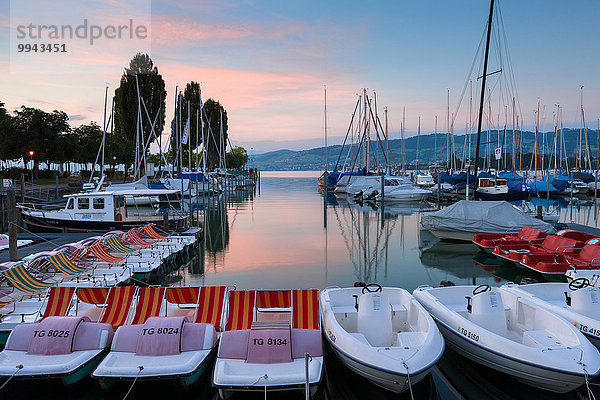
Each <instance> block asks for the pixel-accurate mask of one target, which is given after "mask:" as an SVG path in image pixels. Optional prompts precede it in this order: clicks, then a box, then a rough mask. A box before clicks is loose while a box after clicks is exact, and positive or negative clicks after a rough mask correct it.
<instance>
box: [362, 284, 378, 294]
mask: <svg viewBox="0 0 600 400" xmlns="http://www.w3.org/2000/svg"><path fill="white" fill-rule="evenodd" d="M372 287H374V288H375V289H373V290H371V288H372ZM382 290H383V289H382V288H381V285H379V284H377V283H369V284H368V285H365V286H363V288H362V293H363V294H365V292H369V293H376V292H381V291H382Z"/></svg>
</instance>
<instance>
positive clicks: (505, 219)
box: [421, 200, 555, 242]
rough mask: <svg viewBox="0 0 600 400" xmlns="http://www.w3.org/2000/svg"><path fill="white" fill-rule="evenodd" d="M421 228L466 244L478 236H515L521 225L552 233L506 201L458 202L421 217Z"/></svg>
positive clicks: (549, 228) (545, 224)
mask: <svg viewBox="0 0 600 400" xmlns="http://www.w3.org/2000/svg"><path fill="white" fill-rule="evenodd" d="M421 225H422V226H423V227H424V228H426V229H428V230H429V231H431V233H433V234H434V235H435V236H436V237H437V238H438V239H441V240H459V241H467V242H470V241H472V240H473V236H475V234H478V233H517V232H519V230H520V229H521V228H522V227H524V226H530V227H532V228H536V229H539V230H542V231H544V232H547V233H553V232H554V231H555V229H554V227H553V226H552V225H550V224H549V223H547V222H544V221H541V220H539V219H537V218H534V217H532V216H530V215H527V214H525V213H524V212H522V211H519V210H518V209H516V208H515V207H513V206H512V204H510V203H508V202H506V201H475V200H461V201H459V202H457V203H454V204H452V205H451V206H448V207H446V208H443V209H441V210H439V211H434V212H428V213H424V214H421Z"/></svg>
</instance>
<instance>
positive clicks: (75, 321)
mask: <svg viewBox="0 0 600 400" xmlns="http://www.w3.org/2000/svg"><path fill="white" fill-rule="evenodd" d="M112 338H113V329H112V326H110V324H104V323H97V322H90V320H89V318H85V317H48V318H45V319H44V320H42V321H41V322H36V323H29V324H28V323H25V324H19V325H17V326H15V328H14V329H13V330H12V332H11V334H10V336H9V337H8V341H7V343H6V346H5V348H4V350H3V351H2V352H0V376H1V377H5V378H7V377H13V376H14V379H28V378H29V379H32V378H57V379H62V381H63V382H64V383H65V384H72V383H75V382H77V381H79V380H81V379H83V378H85V377H87V376H88V375H89V373H90V371H91V370H92V369H93V368H94V367H95V366H96V365H97V364H98V362H100V360H101V359H102V357H103V356H104V354H105V350H106V349H108V347H109V346H110V344H111V341H112Z"/></svg>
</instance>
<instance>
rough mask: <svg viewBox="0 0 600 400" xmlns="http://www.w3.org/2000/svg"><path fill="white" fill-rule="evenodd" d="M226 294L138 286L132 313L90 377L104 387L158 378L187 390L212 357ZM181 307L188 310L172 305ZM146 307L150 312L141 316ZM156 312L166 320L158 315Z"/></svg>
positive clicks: (219, 290) (205, 289) (222, 291)
mask: <svg viewBox="0 0 600 400" xmlns="http://www.w3.org/2000/svg"><path fill="white" fill-rule="evenodd" d="M142 289H146V292H145V293H144V292H142ZM226 291H227V289H226V287H225V286H204V287H201V288H200V287H181V288H158V287H157V288H141V289H140V296H139V297H138V300H137V306H136V313H135V315H134V316H133V318H132V320H131V321H130V323H129V324H127V325H123V326H120V327H119V328H118V329H117V332H116V334H115V339H114V341H113V344H112V347H111V351H110V353H109V354H108V355H107V356H106V357H105V358H104V360H102V362H101V363H100V364H99V365H98V367H97V368H96V369H95V370H94V372H93V373H92V377H93V378H98V379H100V384H101V385H102V387H103V388H105V389H108V388H110V387H111V386H112V385H113V384H114V383H116V382H118V381H134V380H135V381H150V380H159V379H160V380H165V379H169V380H175V381H179V382H181V384H182V385H183V386H184V387H188V386H190V385H191V384H193V383H194V382H195V381H196V380H198V378H199V377H200V376H201V375H202V373H203V372H204V371H205V370H206V369H207V368H208V366H209V365H210V363H211V361H212V359H213V356H214V354H215V350H216V344H217V340H218V335H219V334H220V331H221V320H222V318H221V317H222V314H223V310H224V309H225V304H224V301H225V298H226V296H225V294H226ZM183 304H188V305H189V307H187V308H185V309H182V308H180V307H178V306H179V305H183ZM173 305H175V307H172V306H173ZM150 309H154V312H153V313H150V314H148V313H146V311H147V310H150ZM169 309H171V315H170V316H169V315H168V314H169V313H168V311H169ZM174 309H181V311H183V312H182V313H174ZM161 311H162V312H163V313H165V314H167V315H168V316H158V314H160V313H161ZM190 314H191V316H190ZM150 315H152V316H150Z"/></svg>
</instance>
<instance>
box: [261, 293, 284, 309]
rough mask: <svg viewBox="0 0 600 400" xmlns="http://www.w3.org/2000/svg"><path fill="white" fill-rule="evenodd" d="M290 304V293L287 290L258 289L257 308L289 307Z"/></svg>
mask: <svg viewBox="0 0 600 400" xmlns="http://www.w3.org/2000/svg"><path fill="white" fill-rule="evenodd" d="M291 306H292V293H291V291H289V290H258V291H257V292H256V307H257V308H289V307H291Z"/></svg>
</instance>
